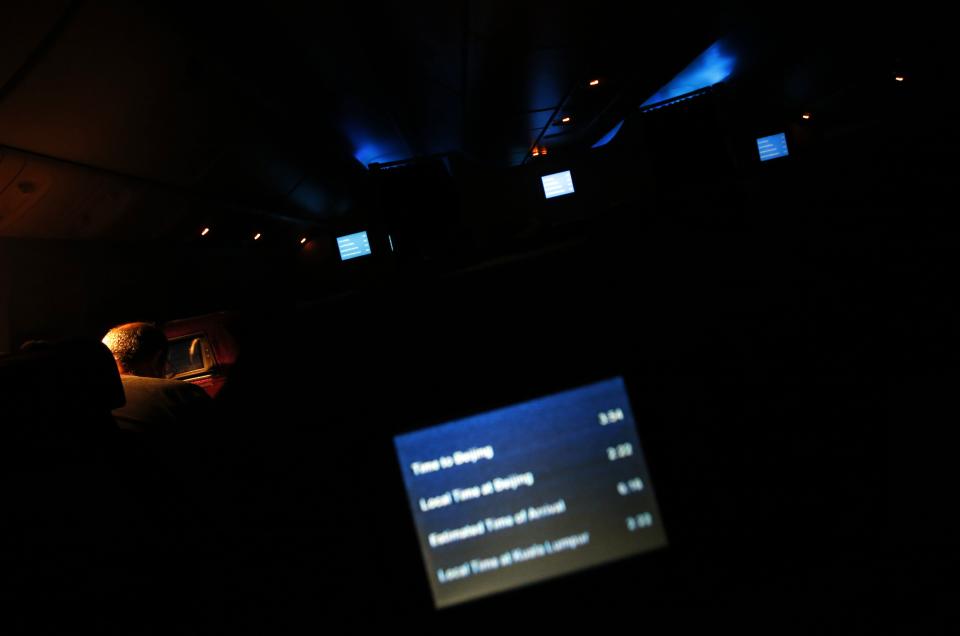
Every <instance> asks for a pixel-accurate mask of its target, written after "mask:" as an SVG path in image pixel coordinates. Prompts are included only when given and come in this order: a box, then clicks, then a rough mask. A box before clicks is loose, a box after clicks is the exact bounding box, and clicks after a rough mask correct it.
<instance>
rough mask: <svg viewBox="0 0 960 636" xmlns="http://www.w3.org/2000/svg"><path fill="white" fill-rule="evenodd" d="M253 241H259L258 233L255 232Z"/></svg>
mask: <svg viewBox="0 0 960 636" xmlns="http://www.w3.org/2000/svg"><path fill="white" fill-rule="evenodd" d="M253 240H254V241H259V240H260V232H257V233H256V234H254V235H253Z"/></svg>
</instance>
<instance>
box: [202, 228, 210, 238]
mask: <svg viewBox="0 0 960 636" xmlns="http://www.w3.org/2000/svg"><path fill="white" fill-rule="evenodd" d="M209 233H210V228H208V227H205V228H203V232H200V236H206V235H207V234H209Z"/></svg>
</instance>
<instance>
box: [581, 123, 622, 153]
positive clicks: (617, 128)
mask: <svg viewBox="0 0 960 636" xmlns="http://www.w3.org/2000/svg"><path fill="white" fill-rule="evenodd" d="M624 121H625V120H623V119H621V120H620V123H619V124H617V125H616V126H614V127H613V129H611V130H610V132H608V133H607V134H606V135H604V136H603V137H601V138H600V140H599V141H597V143H595V144H593V145H592V146H590V147H591V148H599V147H600V146H606V145H607V144H608V143H610V142H611V141H613V138H614V137H616V136H617V133H618V132H620V127H621V126H623V122H624Z"/></svg>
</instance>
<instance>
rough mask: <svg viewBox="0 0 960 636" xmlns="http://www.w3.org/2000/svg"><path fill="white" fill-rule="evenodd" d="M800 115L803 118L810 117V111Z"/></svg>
mask: <svg viewBox="0 0 960 636" xmlns="http://www.w3.org/2000/svg"><path fill="white" fill-rule="evenodd" d="M800 116H801V117H803V118H804V119H810V117H811V115H810V113H804V114H802V115H800Z"/></svg>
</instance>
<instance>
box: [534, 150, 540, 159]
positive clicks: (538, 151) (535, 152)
mask: <svg viewBox="0 0 960 636" xmlns="http://www.w3.org/2000/svg"><path fill="white" fill-rule="evenodd" d="M532 154H533V156H534V157H539V156H540V149H539V148H534V149H533V153H532Z"/></svg>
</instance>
